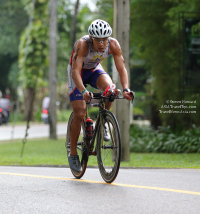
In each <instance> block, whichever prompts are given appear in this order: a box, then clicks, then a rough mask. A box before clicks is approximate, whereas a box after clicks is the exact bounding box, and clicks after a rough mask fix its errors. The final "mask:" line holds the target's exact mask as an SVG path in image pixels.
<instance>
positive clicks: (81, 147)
mask: <svg viewBox="0 0 200 214" xmlns="http://www.w3.org/2000/svg"><path fill="white" fill-rule="evenodd" d="M73 118H74V113H73V112H72V113H71V115H70V118H69V121H68V126H67V136H66V145H65V146H66V150H67V157H68V156H69V155H70V126H71V123H72V121H73ZM84 140H85V122H84V121H83V122H82V125H81V131H80V136H79V140H78V143H77V146H76V148H77V154H78V156H79V160H80V162H81V166H82V171H81V172H76V171H74V170H72V169H71V171H72V174H73V175H74V177H75V178H78V179H79V178H81V177H82V176H83V175H84V173H85V170H86V167H87V162H88V147H87V145H86V143H85V142H84Z"/></svg>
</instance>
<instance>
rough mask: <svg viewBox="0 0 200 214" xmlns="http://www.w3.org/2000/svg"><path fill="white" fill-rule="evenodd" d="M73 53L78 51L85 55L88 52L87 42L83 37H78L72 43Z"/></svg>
mask: <svg viewBox="0 0 200 214" xmlns="http://www.w3.org/2000/svg"><path fill="white" fill-rule="evenodd" d="M74 51H75V53H77V52H79V54H81V55H82V56H87V54H88V44H87V42H86V41H85V39H79V40H78V41H77V42H76V43H75V45H74Z"/></svg>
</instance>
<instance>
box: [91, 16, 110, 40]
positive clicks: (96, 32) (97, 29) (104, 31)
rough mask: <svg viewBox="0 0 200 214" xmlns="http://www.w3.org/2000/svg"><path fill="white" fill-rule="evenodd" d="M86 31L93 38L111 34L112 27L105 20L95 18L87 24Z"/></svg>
mask: <svg viewBox="0 0 200 214" xmlns="http://www.w3.org/2000/svg"><path fill="white" fill-rule="evenodd" d="M88 33H89V35H90V36H92V37H95V38H105V37H109V36H110V35H111V34H112V28H111V27H110V25H109V24H108V23H107V22H106V21H103V20H101V19H97V20H95V21H93V22H92V24H91V25H90V26H89V28H88Z"/></svg>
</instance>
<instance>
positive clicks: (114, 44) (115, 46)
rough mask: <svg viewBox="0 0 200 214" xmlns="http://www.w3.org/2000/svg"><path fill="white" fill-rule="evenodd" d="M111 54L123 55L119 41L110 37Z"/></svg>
mask: <svg viewBox="0 0 200 214" xmlns="http://www.w3.org/2000/svg"><path fill="white" fill-rule="evenodd" d="M110 53H111V54H112V55H115V54H121V47H120V44H119V42H118V41H117V39H115V38H112V37H110Z"/></svg>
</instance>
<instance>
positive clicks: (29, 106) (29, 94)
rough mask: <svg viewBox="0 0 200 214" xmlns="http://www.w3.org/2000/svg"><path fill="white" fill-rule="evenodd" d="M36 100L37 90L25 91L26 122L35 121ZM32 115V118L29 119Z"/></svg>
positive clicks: (29, 89)
mask: <svg viewBox="0 0 200 214" xmlns="http://www.w3.org/2000/svg"><path fill="white" fill-rule="evenodd" d="M34 99H35V88H30V87H28V88H26V89H25V109H24V119H23V120H24V121H27V120H28V119H29V120H31V121H32V120H33V102H34ZM29 114H30V118H29Z"/></svg>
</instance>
